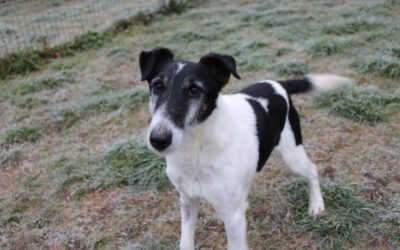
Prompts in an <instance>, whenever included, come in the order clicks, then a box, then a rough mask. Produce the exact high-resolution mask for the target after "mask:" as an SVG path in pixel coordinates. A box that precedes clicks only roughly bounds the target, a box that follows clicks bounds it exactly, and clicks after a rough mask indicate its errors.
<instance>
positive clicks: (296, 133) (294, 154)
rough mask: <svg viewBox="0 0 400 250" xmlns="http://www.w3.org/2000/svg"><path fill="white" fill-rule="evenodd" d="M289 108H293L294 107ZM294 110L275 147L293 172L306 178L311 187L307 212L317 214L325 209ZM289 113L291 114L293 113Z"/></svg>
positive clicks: (316, 175) (315, 169)
mask: <svg viewBox="0 0 400 250" xmlns="http://www.w3.org/2000/svg"><path fill="white" fill-rule="evenodd" d="M290 108H291V109H293V110H294V107H290ZM294 112H295V114H294V115H295V117H290V118H291V119H290V123H289V121H287V122H286V124H285V127H284V129H283V131H282V133H281V138H280V142H279V145H278V147H277V148H278V150H279V151H280V152H281V154H282V157H283V160H284V162H285V164H286V165H287V166H288V167H289V168H290V169H291V170H292V171H293V172H294V173H295V174H298V175H301V176H303V177H305V178H307V179H308V181H309V183H310V188H311V190H310V205H309V209H308V213H309V214H310V215H318V214H321V213H322V212H323V211H324V210H325V206H324V200H323V198H322V194H321V188H320V185H319V180H318V171H317V167H316V166H315V164H314V163H313V162H312V161H311V160H310V159H309V158H308V156H307V154H306V152H305V151H304V147H303V145H302V144H301V132H300V121H299V119H298V115H297V112H296V111H295V110H294ZM290 115H293V113H292V114H289V116H290ZM292 127H293V128H292Z"/></svg>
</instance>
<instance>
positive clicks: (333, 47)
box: [310, 39, 347, 57]
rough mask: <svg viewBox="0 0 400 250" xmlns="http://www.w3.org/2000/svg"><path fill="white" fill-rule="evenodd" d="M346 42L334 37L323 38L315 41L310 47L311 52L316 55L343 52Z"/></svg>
mask: <svg viewBox="0 0 400 250" xmlns="http://www.w3.org/2000/svg"><path fill="white" fill-rule="evenodd" d="M346 47H347V46H346V44H345V43H343V42H340V41H337V40H333V39H321V40H319V41H316V42H314V43H313V44H312V45H311V47H310V54H311V55H312V56H315V57H325V56H330V55H334V54H338V53H342V52H343V51H344V50H345V48H346Z"/></svg>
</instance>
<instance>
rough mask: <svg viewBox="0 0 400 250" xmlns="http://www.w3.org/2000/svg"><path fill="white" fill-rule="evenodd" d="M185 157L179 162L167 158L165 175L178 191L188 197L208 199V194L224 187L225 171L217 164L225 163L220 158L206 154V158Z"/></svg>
mask: <svg viewBox="0 0 400 250" xmlns="http://www.w3.org/2000/svg"><path fill="white" fill-rule="evenodd" d="M194 158H197V157H196V156H195V157H192V158H191V159H187V158H186V159H185V157H184V156H182V158H181V159H180V161H179V162H176V161H174V159H169V160H167V175H168V177H169V179H170V180H171V182H172V183H173V185H174V186H175V188H176V189H177V190H178V191H179V192H184V193H185V194H186V195H188V196H189V197H193V198H204V199H207V200H209V199H210V197H209V196H210V194H216V193H218V192H220V190H221V189H225V188H226V187H223V186H226V184H225V183H224V182H223V181H221V179H222V180H223V178H224V176H225V173H224V171H221V169H220V168H219V167H218V166H223V165H227V164H229V163H227V162H223V160H222V159H218V158H217V159H216V158H215V157H212V156H210V155H209V156H208V157H207V158H206V159H194Z"/></svg>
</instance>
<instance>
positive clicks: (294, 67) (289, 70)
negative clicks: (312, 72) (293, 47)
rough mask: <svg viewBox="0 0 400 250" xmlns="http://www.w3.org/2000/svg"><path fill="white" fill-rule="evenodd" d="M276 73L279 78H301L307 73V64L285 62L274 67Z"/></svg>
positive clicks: (293, 61)
mask: <svg viewBox="0 0 400 250" xmlns="http://www.w3.org/2000/svg"><path fill="white" fill-rule="evenodd" d="M276 71H277V72H278V75H280V76H288V77H293V76H302V75H305V74H307V73H308V67H307V64H305V63H304V62H302V61H297V60H292V61H285V62H282V63H280V64H278V65H277V66H276Z"/></svg>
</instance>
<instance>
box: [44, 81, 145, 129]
mask: <svg viewBox="0 0 400 250" xmlns="http://www.w3.org/2000/svg"><path fill="white" fill-rule="evenodd" d="M148 99H149V94H148V92H147V91H146V90H144V89H143V88H135V89H133V90H130V91H128V92H126V93H122V94H117V95H114V96H111V97H104V96H103V97H94V98H93V99H91V100H90V101H87V102H86V103H83V104H81V105H77V106H75V107H72V108H71V107H70V108H66V109H62V110H60V111H58V114H57V119H56V120H55V122H54V124H52V125H53V126H54V127H55V129H56V130H58V131H60V130H64V129H68V128H70V127H72V126H73V125H74V124H75V123H76V122H78V121H79V120H81V119H87V118H89V117H92V116H95V115H98V114H101V113H109V112H113V111H116V110H118V109H124V110H127V111H135V110H137V109H138V108H140V107H143V106H144V105H145V104H147V102H148Z"/></svg>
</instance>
